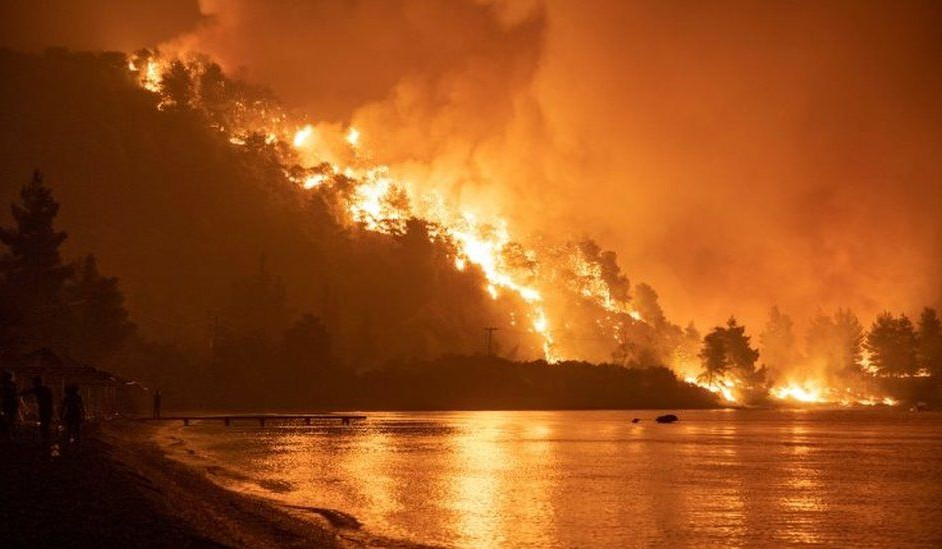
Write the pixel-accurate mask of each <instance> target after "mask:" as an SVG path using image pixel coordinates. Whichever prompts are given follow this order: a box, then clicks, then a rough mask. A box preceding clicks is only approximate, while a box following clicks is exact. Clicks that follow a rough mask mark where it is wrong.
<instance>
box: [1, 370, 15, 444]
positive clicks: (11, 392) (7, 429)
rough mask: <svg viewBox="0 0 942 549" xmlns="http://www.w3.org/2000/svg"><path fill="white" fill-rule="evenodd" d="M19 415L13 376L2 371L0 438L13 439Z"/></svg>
mask: <svg viewBox="0 0 942 549" xmlns="http://www.w3.org/2000/svg"><path fill="white" fill-rule="evenodd" d="M19 413H20V396H19V395H17V394H16V383H14V382H13V374H11V373H10V372H7V371H4V372H3V373H2V374H0V415H2V416H3V417H2V418H0V437H2V438H5V439H10V438H13V433H14V431H15V430H16V420H17V419H18V417H19Z"/></svg>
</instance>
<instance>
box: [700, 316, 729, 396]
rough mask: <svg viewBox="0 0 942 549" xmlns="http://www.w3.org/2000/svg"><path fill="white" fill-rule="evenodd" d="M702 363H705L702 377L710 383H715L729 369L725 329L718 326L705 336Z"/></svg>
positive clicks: (701, 352) (701, 354)
mask: <svg viewBox="0 0 942 549" xmlns="http://www.w3.org/2000/svg"><path fill="white" fill-rule="evenodd" d="M700 363H701V364H702V365H703V375H702V376H701V377H702V378H703V379H705V380H706V381H707V382H708V383H713V382H714V381H715V380H716V378H722V377H723V376H724V375H726V373H727V372H728V371H729V367H730V364H729V357H728V356H727V352H726V330H725V329H723V328H722V327H720V326H717V327H716V328H713V331H711V332H710V333H708V334H707V335H706V336H705V337H704V338H703V349H701V351H700Z"/></svg>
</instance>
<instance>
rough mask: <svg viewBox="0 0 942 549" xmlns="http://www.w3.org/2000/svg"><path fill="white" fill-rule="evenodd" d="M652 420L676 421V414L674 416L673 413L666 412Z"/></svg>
mask: <svg viewBox="0 0 942 549" xmlns="http://www.w3.org/2000/svg"><path fill="white" fill-rule="evenodd" d="M654 421H656V422H658V423H674V422H675V421H677V416H675V415H674V414H666V415H663V416H657V418H655V420H654Z"/></svg>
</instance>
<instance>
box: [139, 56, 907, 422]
mask: <svg viewBox="0 0 942 549" xmlns="http://www.w3.org/2000/svg"><path fill="white" fill-rule="evenodd" d="M176 62H178V63H185V64H186V66H187V67H189V68H190V70H192V71H193V72H194V73H195V74H200V73H201V72H205V70H206V69H205V67H204V65H202V61H200V60H199V59H196V58H194V59H188V60H185V61H182V60H176ZM172 63H174V61H172V60H166V59H162V58H161V57H160V56H159V55H156V54H155V55H152V56H148V57H146V58H138V59H134V58H132V60H131V61H130V62H129V66H128V68H129V70H130V71H131V72H132V73H133V74H135V75H137V78H138V81H139V82H140V85H141V87H143V88H144V89H146V90H148V91H150V92H152V93H155V94H157V95H158V96H159V97H160V101H159V104H158V107H159V108H165V107H166V106H167V105H170V104H172V102H173V99H172V98H170V97H169V96H168V94H167V93H166V90H164V89H163V84H162V83H163V81H164V78H165V77H164V75H163V73H162V72H161V71H166V70H169V67H171V65H172ZM235 110H236V113H235V114H234V115H232V116H231V117H230V118H231V119H232V122H230V123H227V124H220V125H218V126H217V129H218V130H219V131H220V132H222V133H223V134H224V135H225V136H226V137H227V139H228V141H229V142H230V143H232V144H233V145H235V146H246V145H247V143H248V142H249V141H250V140H251V139H252V136H256V135H261V136H263V142H264V144H265V145H266V146H269V147H270V148H271V150H272V151H274V152H276V153H277V155H278V157H279V159H280V162H281V164H282V165H283V167H284V170H285V175H286V177H287V180H288V181H291V182H293V183H295V184H296V185H297V187H298V188H299V189H300V190H302V191H304V192H312V193H318V192H337V191H340V189H341V188H343V189H345V190H343V192H339V194H338V196H340V197H341V200H342V202H343V205H342V208H341V210H342V211H343V212H345V215H346V222H347V223H350V224H353V225H355V226H358V227H360V228H362V229H363V230H366V231H371V232H377V233H382V234H386V235H398V234H404V233H405V231H406V227H407V223H408V222H409V221H410V220H418V221H421V222H423V223H426V224H427V225H428V226H429V232H428V236H429V238H430V239H431V240H441V241H442V242H447V243H448V245H449V246H450V247H452V248H453V250H454V252H453V253H454V258H453V265H454V268H455V269H456V270H458V271H466V270H468V269H469V268H474V269H475V270H477V271H478V272H480V274H481V275H482V277H483V279H484V283H483V287H482V291H483V292H485V293H486V295H488V296H489V297H490V298H491V299H492V300H495V301H501V300H503V299H505V298H510V299H511V302H513V303H516V304H517V305H516V306H508V309H507V316H506V319H505V322H506V324H507V326H510V327H521V328H523V329H524V330H526V332H528V333H530V334H532V335H533V336H534V337H536V338H537V339H538V341H539V349H540V354H541V356H542V358H544V359H545V360H547V361H549V362H555V361H558V360H561V359H585V358H591V359H594V360H599V361H604V360H607V359H608V356H607V353H608V352H609V351H608V350H606V349H612V348H616V347H618V348H626V349H631V348H633V346H634V343H633V341H634V340H635V339H636V338H637V337H639V336H638V335H637V330H638V329H641V328H644V329H645V330H649V331H650V330H653V329H654V327H653V326H649V325H648V324H647V322H648V321H649V319H647V318H645V317H644V315H643V314H642V312H641V311H640V310H639V309H638V307H637V306H636V305H635V304H634V303H633V302H632V301H631V296H630V294H629V293H628V292H627V291H626V289H625V288H626V287H627V282H626V281H625V282H624V284H622V282H617V281H619V280H621V279H619V276H620V275H618V274H617V269H618V267H617V266H613V262H612V261H611V260H610V259H604V258H605V257H606V256H605V254H600V252H599V251H598V250H594V251H593V250H592V249H587V248H585V247H584V246H583V245H581V244H574V243H558V242H556V243H554V242H552V241H547V240H546V239H545V238H543V237H542V236H538V237H537V238H536V239H530V240H531V241H532V244H531V245H527V244H526V243H525V242H526V241H527V240H528V239H525V238H521V237H520V236H519V235H515V234H514V230H513V228H512V227H511V225H510V222H509V221H508V220H507V219H504V218H502V217H500V216H497V215H495V214H494V213H493V212H488V211H481V210H480V206H478V207H477V208H474V207H468V206H465V205H462V204H460V203H458V202H454V201H452V200H450V199H449V195H447V194H443V193H441V192H438V191H436V190H434V189H433V190H431V191H430V190H428V185H427V184H425V185H422V186H419V185H416V184H414V183H412V182H411V181H410V180H409V179H406V178H402V177H400V176H399V175H397V173H396V171H395V170H394V169H393V168H391V167H390V166H388V165H384V164H377V163H373V162H371V161H370V160H369V159H370V158H372V154H371V151H370V150H369V149H365V148H364V147H363V142H362V133H361V131H360V130H359V129H357V128H356V127H353V126H347V127H346V128H343V127H341V126H337V125H331V124H321V125H316V124H314V123H313V122H311V121H305V120H297V119H293V118H292V117H290V116H288V115H287V114H286V113H285V112H284V111H283V110H282V109H281V108H280V107H279V106H277V105H275V104H271V103H252V104H247V103H245V102H239V103H237V104H236V105H235ZM381 141H382V136H374V137H373V142H381ZM426 183H427V182H426ZM607 262H608V263H607ZM612 269H614V273H613V272H612ZM615 282H617V284H618V285H623V286H625V287H622V288H619V287H618V285H613V284H614V283H615ZM501 302H503V301H501ZM511 302H508V303H511ZM576 303H581V304H582V305H579V307H582V308H584V307H588V309H586V311H587V313H588V316H587V317H583V318H581V319H580V320H581V321H582V322H587V323H588V326H589V327H588V330H589V331H590V333H593V336H592V338H593V339H595V340H598V341H599V344H598V345H597V348H598V349H600V352H599V354H596V355H587V354H586V349H585V345H584V343H583V342H584V341H586V338H585V336H582V337H573V334H578V333H580V332H579V330H580V328H579V323H578V322H577V321H576V320H574V319H571V318H568V316H569V315H568V313H569V312H570V311H571V310H572V308H573V306H574V304H576ZM517 307H520V308H521V310H518V309H517ZM561 318H566V320H565V321H564V322H563V321H561V320H560V319H561ZM523 319H525V321H523V322H521V321H522V320H523ZM632 326H634V327H635V328H632ZM639 327H640V328H639ZM632 330H634V332H633V335H628V332H631V331H632ZM642 331H643V330H642ZM581 333H585V332H584V331H583V332H581ZM645 337H647V336H645ZM605 340H607V341H608V343H605V342H604V341H605ZM864 362H865V364H864V366H865V367H866V357H865V358H864ZM667 363H668V364H670V365H671V366H672V367H673V368H674V369H675V371H677V372H678V373H679V374H680V377H681V379H684V380H686V381H687V382H689V383H692V384H695V385H698V386H700V387H702V388H704V389H706V390H708V391H710V392H713V393H715V394H717V395H718V396H719V397H720V398H721V400H722V401H723V402H725V403H727V404H730V405H741V404H743V403H745V402H750V401H754V400H755V398H756V397H755V395H756V394H758V393H763V392H764V393H765V394H766V396H767V397H768V398H770V399H772V400H777V401H781V402H788V403H794V404H802V405H842V406H847V405H875V404H886V405H892V404H895V401H893V399H890V398H889V397H885V396H879V395H871V394H869V393H866V392H860V391H856V390H851V389H849V388H847V389H838V388H835V387H834V386H832V385H830V384H828V383H827V382H824V381H820V380H819V381H808V380H806V381H802V382H792V381H779V382H774V383H771V384H770V385H768V386H766V388H765V389H763V388H762V386H761V385H756V384H755V383H753V382H751V381H750V382H746V381H745V380H743V379H739V378H738V377H737V376H735V375H723V376H719V377H714V378H712V379H705V378H704V374H703V373H702V372H701V371H700V370H699V367H698V366H691V365H690V363H689V358H688V359H685V360H684V361H676V360H668V361H667ZM681 364H684V366H681ZM746 393H748V394H750V395H752V396H747V394H746Z"/></svg>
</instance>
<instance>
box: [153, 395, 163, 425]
mask: <svg viewBox="0 0 942 549" xmlns="http://www.w3.org/2000/svg"><path fill="white" fill-rule="evenodd" d="M162 398H163V397H161V396H160V389H157V391H156V392H155V393H154V419H160V401H161V400H162Z"/></svg>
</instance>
